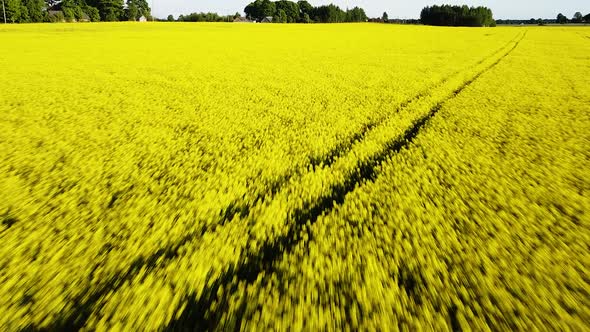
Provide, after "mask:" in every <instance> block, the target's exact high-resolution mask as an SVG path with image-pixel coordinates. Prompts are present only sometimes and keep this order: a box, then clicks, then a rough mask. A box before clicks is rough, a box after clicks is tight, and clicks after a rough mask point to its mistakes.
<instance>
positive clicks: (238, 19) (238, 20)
mask: <svg viewBox="0 0 590 332" xmlns="http://www.w3.org/2000/svg"><path fill="white" fill-rule="evenodd" d="M234 22H236V23H251V22H252V21H250V20H249V19H248V18H246V17H236V18H235V19H234Z"/></svg>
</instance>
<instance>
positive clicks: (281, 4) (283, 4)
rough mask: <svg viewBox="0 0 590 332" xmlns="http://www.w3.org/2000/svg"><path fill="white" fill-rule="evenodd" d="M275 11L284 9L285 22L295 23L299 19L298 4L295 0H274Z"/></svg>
mask: <svg viewBox="0 0 590 332" xmlns="http://www.w3.org/2000/svg"><path fill="white" fill-rule="evenodd" d="M275 7H276V10H277V12H279V11H281V10H282V11H284V12H285V16H286V18H287V22H286V23H295V22H298V21H299V6H298V5H297V3H296V2H293V1H286V0H281V1H277V2H275Z"/></svg>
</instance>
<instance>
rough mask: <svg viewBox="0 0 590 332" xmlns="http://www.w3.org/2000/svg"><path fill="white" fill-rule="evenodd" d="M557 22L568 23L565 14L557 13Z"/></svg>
mask: <svg viewBox="0 0 590 332" xmlns="http://www.w3.org/2000/svg"><path fill="white" fill-rule="evenodd" d="M557 23H559V24H566V23H567V17H565V15H563V14H562V13H559V14H557Z"/></svg>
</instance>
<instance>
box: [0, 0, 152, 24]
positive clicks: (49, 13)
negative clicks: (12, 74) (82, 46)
mask: <svg viewBox="0 0 590 332" xmlns="http://www.w3.org/2000/svg"><path fill="white" fill-rule="evenodd" d="M3 1H4V11H5V13H6V21H7V22H9V23H36V22H62V21H67V22H73V21H92V22H98V21H136V20H138V19H139V18H140V17H142V16H144V17H146V18H150V17H151V9H150V7H149V5H148V3H147V0H126V1H125V0H61V1H59V0H3Z"/></svg>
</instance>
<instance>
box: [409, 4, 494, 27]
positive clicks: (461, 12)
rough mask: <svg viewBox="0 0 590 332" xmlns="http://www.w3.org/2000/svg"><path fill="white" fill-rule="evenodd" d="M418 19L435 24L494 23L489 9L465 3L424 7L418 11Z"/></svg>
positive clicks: (428, 23)
mask: <svg viewBox="0 0 590 332" xmlns="http://www.w3.org/2000/svg"><path fill="white" fill-rule="evenodd" d="M420 21H421V22H422V24H425V25H437V26H467V27H486V26H495V25H496V21H494V15H493V13H492V10H491V9H489V8H487V7H483V6H479V7H469V6H467V5H463V6H450V5H442V6H437V5H434V6H428V7H424V9H422V12H421V13H420Z"/></svg>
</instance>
